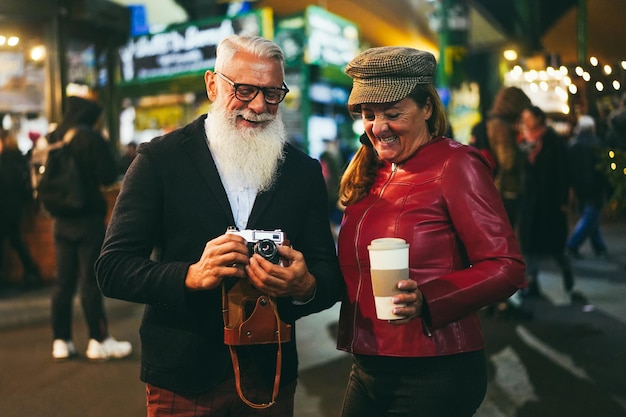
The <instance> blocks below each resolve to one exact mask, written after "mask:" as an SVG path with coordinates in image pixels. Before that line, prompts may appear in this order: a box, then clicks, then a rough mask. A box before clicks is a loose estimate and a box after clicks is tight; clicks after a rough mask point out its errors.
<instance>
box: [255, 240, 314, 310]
mask: <svg viewBox="0 0 626 417" xmlns="http://www.w3.org/2000/svg"><path fill="white" fill-rule="evenodd" d="M277 248H278V254H279V255H280V257H281V260H282V263H283V265H276V264H273V263H271V262H270V261H268V260H266V259H263V257H262V256H260V255H258V254H254V256H253V257H252V258H250V263H249V265H247V266H246V272H247V273H248V277H249V279H250V282H251V283H252V285H254V286H255V287H256V288H257V289H259V290H260V291H263V292H265V293H267V294H269V295H272V296H275V297H287V296H290V297H292V298H293V299H294V300H296V301H303V302H304V301H308V300H309V299H310V298H311V297H312V296H313V294H314V292H315V286H316V281H315V277H314V276H313V275H311V273H310V272H309V269H308V268H307V266H306V262H304V256H303V255H302V253H301V252H298V251H297V250H295V249H293V248H290V247H289V246H282V245H279V246H277Z"/></svg>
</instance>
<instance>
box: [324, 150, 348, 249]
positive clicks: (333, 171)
mask: <svg viewBox="0 0 626 417" xmlns="http://www.w3.org/2000/svg"><path fill="white" fill-rule="evenodd" d="M323 142H324V151H323V152H322V154H321V155H320V164H321V165H322V175H323V176H324V180H325V181H326V191H327V193H328V218H329V220H330V227H331V229H332V233H333V238H334V239H335V241H336V240H337V234H338V232H339V225H340V224H341V218H342V216H343V210H341V209H340V208H339V207H340V206H339V204H338V203H339V181H340V179H341V174H342V172H343V160H342V157H341V152H340V149H339V140H338V139H324V140H323Z"/></svg>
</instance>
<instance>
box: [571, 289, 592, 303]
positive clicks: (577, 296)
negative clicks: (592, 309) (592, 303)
mask: <svg viewBox="0 0 626 417" xmlns="http://www.w3.org/2000/svg"><path fill="white" fill-rule="evenodd" d="M569 297H570V301H571V302H572V304H585V305H586V304H589V300H588V299H587V297H585V296H584V295H583V294H582V293H580V292H578V291H572V292H570V295H569Z"/></svg>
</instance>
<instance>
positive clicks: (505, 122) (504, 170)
mask: <svg viewBox="0 0 626 417" xmlns="http://www.w3.org/2000/svg"><path fill="white" fill-rule="evenodd" d="M530 105H531V101H530V98H528V96H527V95H526V93H524V91H522V90H521V89H520V88H517V87H504V88H502V89H500V90H499V91H498V93H497V94H496V96H495V98H494V101H493V104H492V106H491V109H490V110H489V112H488V116H487V119H486V120H483V121H481V122H479V123H477V124H476V125H475V126H474V127H473V128H472V136H471V139H470V144H471V145H473V146H475V147H477V148H478V149H480V150H481V153H483V155H485V156H486V157H487V159H488V160H489V161H490V162H491V163H492V164H493V169H494V175H495V183H496V187H497V188H498V191H499V192H500V196H501V197H502V201H503V203H504V208H505V210H506V214H507V217H508V218H509V221H510V222H511V227H513V230H515V231H516V230H517V226H518V217H519V210H520V198H521V194H522V170H523V167H524V155H523V153H522V151H521V150H520V148H519V147H518V146H517V142H518V139H519V136H520V131H519V126H520V124H519V123H520V116H521V114H522V111H523V110H524V109H525V108H526V107H528V106H530ZM488 314H496V315H498V316H502V317H506V318H521V319H527V318H530V317H531V316H532V313H531V312H530V311H528V310H527V309H526V308H524V307H523V305H522V302H521V299H520V297H519V294H515V295H513V296H512V297H511V298H509V299H508V300H507V301H506V302H500V303H498V304H497V305H492V306H489V308H488Z"/></svg>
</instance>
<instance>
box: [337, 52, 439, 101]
mask: <svg viewBox="0 0 626 417" xmlns="http://www.w3.org/2000/svg"><path fill="white" fill-rule="evenodd" d="M436 67H437V62H436V61H435V56H434V55H433V54H431V53H430V52H427V51H420V50H419V49H413V48H406V47H402V46H383V47H380V48H370V49H367V50H366V51H364V52H362V53H361V54H359V55H358V56H356V57H355V58H354V59H353V60H352V61H351V62H350V63H349V64H348V65H346V69H345V72H346V74H348V75H349V76H350V78H352V80H353V84H352V92H351V93H350V97H349V98H348V105H355V104H362V103H392V102H395V101H400V100H402V99H404V98H406V97H407V96H408V95H409V94H410V93H411V91H413V89H414V88H415V86H416V85H418V84H432V82H433V77H434V75H435V68H436Z"/></svg>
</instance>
